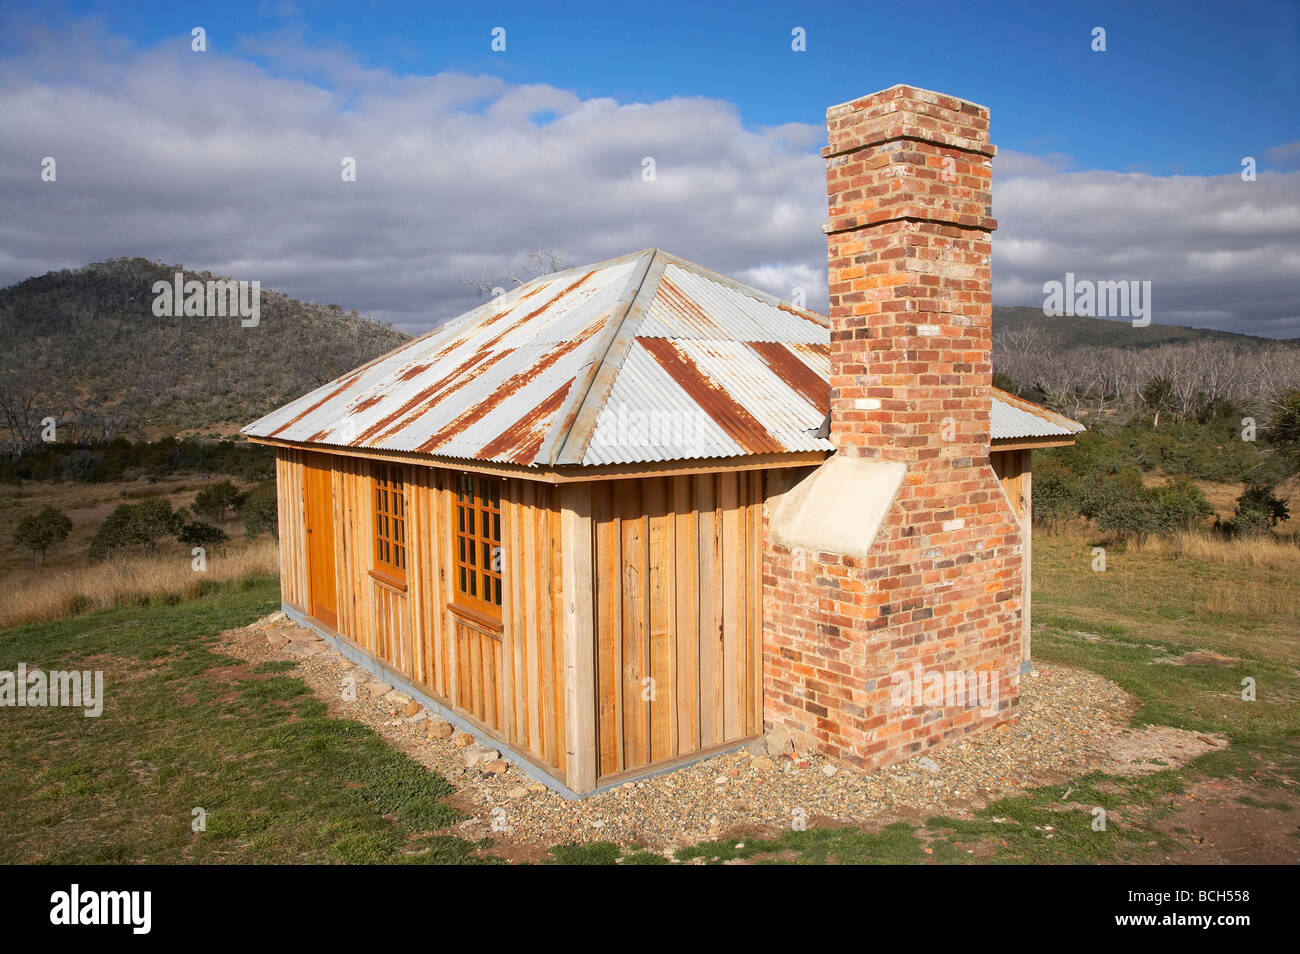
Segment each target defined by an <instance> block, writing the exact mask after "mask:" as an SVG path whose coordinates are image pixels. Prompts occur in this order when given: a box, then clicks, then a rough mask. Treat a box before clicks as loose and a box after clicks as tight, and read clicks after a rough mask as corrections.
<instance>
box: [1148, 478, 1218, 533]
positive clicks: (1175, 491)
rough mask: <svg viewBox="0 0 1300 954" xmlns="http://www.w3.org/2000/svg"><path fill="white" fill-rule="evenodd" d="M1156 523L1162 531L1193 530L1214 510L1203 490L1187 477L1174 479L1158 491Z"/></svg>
mask: <svg viewBox="0 0 1300 954" xmlns="http://www.w3.org/2000/svg"><path fill="white" fill-rule="evenodd" d="M1155 508H1156V522H1157V524H1158V527H1159V529H1160V530H1193V529H1195V528H1196V527H1197V526H1198V525H1199V524H1201V523H1202V522H1203V521H1204V520H1205V519H1206V518H1207V517H1210V516H1212V515H1213V514H1214V508H1213V507H1212V506H1210V502H1209V501H1208V500H1206V499H1205V494H1203V493H1202V492H1201V488H1200V487H1197V486H1196V484H1194V483H1192V481H1191V479H1189V478H1187V477H1172V478H1170V479H1169V480H1167V481H1165V485H1164V486H1163V487H1161V488H1160V489H1159V490H1157V491H1156V496H1155Z"/></svg>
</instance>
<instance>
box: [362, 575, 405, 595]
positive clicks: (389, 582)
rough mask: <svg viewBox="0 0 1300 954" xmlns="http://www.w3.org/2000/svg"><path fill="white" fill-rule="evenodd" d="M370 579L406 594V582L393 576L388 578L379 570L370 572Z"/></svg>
mask: <svg viewBox="0 0 1300 954" xmlns="http://www.w3.org/2000/svg"><path fill="white" fill-rule="evenodd" d="M370 578H371V579H372V580H375V581H376V582H379V583H382V584H384V586H387V587H391V588H392V589H394V590H400V591H401V592H403V593H405V592H406V588H407V583H406V581H405V580H401V579H398V578H397V577H395V576H389V575H388V574H387V573H381V572H380V571H379V570H371V571H370Z"/></svg>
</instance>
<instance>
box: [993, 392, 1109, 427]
mask: <svg viewBox="0 0 1300 954" xmlns="http://www.w3.org/2000/svg"><path fill="white" fill-rule="evenodd" d="M990 425H991V430H992V432H993V439H994V440H1008V439H1012V438H1022V437H1068V436H1069V435H1072V434H1078V433H1079V432H1080V431H1083V430H1086V428H1085V427H1084V426H1083V425H1082V424H1080V423H1079V422H1078V421H1072V420H1070V419H1069V418H1068V417H1065V416H1064V415H1062V414H1057V413H1056V412H1055V411H1049V410H1048V409H1047V408H1045V407H1040V406H1039V405H1037V404H1034V403H1032V402H1030V401H1026V400H1025V399H1024V398H1018V397H1016V396H1015V395H1014V394H1009V393H1007V392H1006V391H1003V390H1002V389H1001V388H994V389H993V410H992V420H991V421H990Z"/></svg>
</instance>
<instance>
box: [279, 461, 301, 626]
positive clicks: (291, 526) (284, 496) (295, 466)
mask: <svg viewBox="0 0 1300 954" xmlns="http://www.w3.org/2000/svg"><path fill="white" fill-rule="evenodd" d="M302 502H303V496H302V452H301V451H296V450H287V449H285V448H279V449H277V450H276V454H275V505H276V513H277V521H278V523H279V530H278V537H279V545H280V599H281V600H283V601H284V602H285V603H288V604H289V605H290V606H292V607H293V608H294V609H297V610H299V611H301V612H304V613H305V612H307V531H306V522H305V518H304V517H303V512H302Z"/></svg>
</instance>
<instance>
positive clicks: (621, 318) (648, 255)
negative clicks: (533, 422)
mask: <svg viewBox="0 0 1300 954" xmlns="http://www.w3.org/2000/svg"><path fill="white" fill-rule="evenodd" d="M659 254H660V253H659V250H658V249H656V248H647V249H642V250H641V251H640V252H637V253H636V256H637V257H639V259H641V260H644V264H641V263H640V262H638V265H637V267H636V269H635V270H634V271H633V273H632V277H631V279H630V280H629V281H628V283H627V286H626V287H627V289H629V290H631V294H628V293H627V291H625V292H624V294H623V295H622V296H621V297H620V298H619V302H620V304H621V303H622V302H623V301H624V300H626V302H627V304H626V305H624V306H623V307H622V309H621V314H620V308H619V305H615V307H614V308H613V309H612V310H611V312H610V317H611V319H614V320H611V321H610V322H609V324H608V325H607V326H606V328H605V331H604V334H603V337H602V339H601V340H600V341H598V342H597V344H596V345H595V347H594V350H595V351H596V353H597V355H598V357H596V358H594V359H593V360H592V362H591V364H590V366H589V367H588V370H587V373H586V376H585V380H584V381H583V383H582V384H581V385H579V387H578V388H577V389H576V390H575V391H574V392H573V393H572V394H570V395H569V396H568V398H566V400H565V402H564V407H562V408H561V409H560V412H559V415H558V417H559V426H558V427H553V428H552V430H551V432H550V433H549V434H547V436H546V440H545V441H544V442H543V443H542V446H541V447H539V448H538V452H537V458H536V461H535V462H536V463H540V462H542V461H545V462H546V463H548V464H554V463H556V462H558V461H561V460H563V459H564V456H565V450H566V448H568V446H569V444H570V442H571V440H572V438H573V434H574V432H575V430H577V429H579V427H580V423H579V422H582V421H585V420H586V417H588V416H590V412H589V411H588V405H589V404H590V403H591V400H592V393H593V391H594V390H595V389H596V387H597V382H598V381H599V380H600V378H601V370H602V369H603V368H604V367H605V362H606V359H607V358H608V357H609V354H610V352H611V351H612V350H613V348H614V346H615V344H616V343H617V341H618V338H619V333H620V331H621V330H622V328H623V326H624V325H625V324H626V323H627V318H628V315H629V313H630V312H631V311H632V307H633V305H635V304H636V302H637V299H638V298H640V296H641V290H642V289H643V288H644V287H645V281H646V276H647V275H648V274H649V273H650V270H651V268H652V267H653V266H654V262H655V258H656V256H658V255H659ZM631 257H632V256H619V259H624V258H631ZM609 261H610V262H614V261H618V259H610V260H609ZM595 267H599V266H595ZM595 267H593V270H594V268H595ZM634 286H635V288H634V290H633V287H634ZM616 316H617V317H616ZM620 364H621V362H620ZM608 391H609V388H608V386H606V387H605V388H604V394H602V396H601V398H600V401H601V403H604V399H605V395H607V394H608ZM583 443H584V446H585V443H586V442H585V441H584V442H583Z"/></svg>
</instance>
